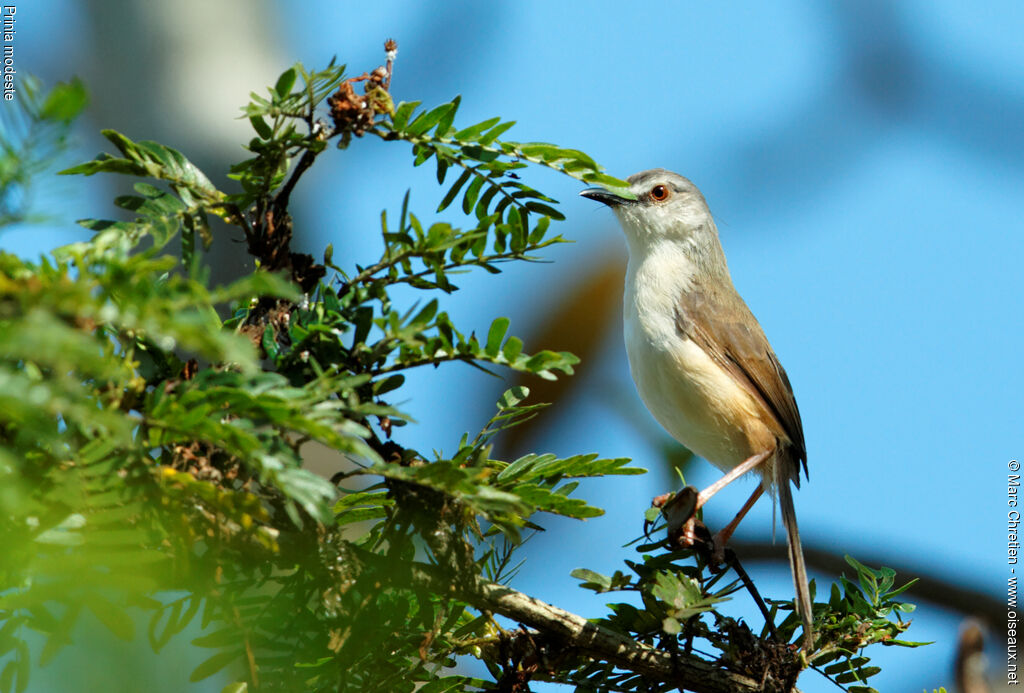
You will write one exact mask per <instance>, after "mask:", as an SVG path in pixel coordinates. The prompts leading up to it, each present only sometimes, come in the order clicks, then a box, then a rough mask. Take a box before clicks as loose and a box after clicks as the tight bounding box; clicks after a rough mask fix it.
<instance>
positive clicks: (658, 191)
mask: <svg viewBox="0 0 1024 693" xmlns="http://www.w3.org/2000/svg"><path fill="white" fill-rule="evenodd" d="M650 195H651V199H652V200H654V201H655V202H664V201H665V200H667V199H668V186H667V185H655V186H654V187H653V188H651V192H650Z"/></svg>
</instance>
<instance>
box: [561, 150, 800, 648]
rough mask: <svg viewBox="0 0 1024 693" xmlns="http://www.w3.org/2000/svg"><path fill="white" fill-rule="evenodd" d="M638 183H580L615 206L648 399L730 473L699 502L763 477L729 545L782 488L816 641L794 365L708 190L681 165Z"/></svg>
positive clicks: (791, 547)
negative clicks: (783, 358)
mask: <svg viewBox="0 0 1024 693" xmlns="http://www.w3.org/2000/svg"><path fill="white" fill-rule="evenodd" d="M626 182H627V183H629V189H628V192H627V191H625V190H621V189H615V188H587V189H586V190H583V191H582V192H581V193H580V195H582V196H583V197H586V198H589V199H591V200H595V201H597V202H601V203H603V204H605V205H607V206H608V207H610V208H611V210H612V211H613V212H614V213H615V216H616V217H617V218H618V221H619V224H620V225H621V227H622V230H623V232H624V234H625V237H626V245H627V247H628V250H629V263H628V266H627V269H626V281H625V291H624V297H623V317H624V319H623V328H624V329H623V331H624V337H625V343H626V353H627V355H628V357H629V368H630V374H631V375H632V377H633V381H634V382H635V384H636V388H637V391H638V393H639V395H640V399H641V400H643V402H644V404H645V405H646V407H647V409H648V410H649V411H650V413H651V414H652V415H653V416H654V418H655V419H656V420H657V421H658V423H660V424H661V426H662V427H663V428H664V429H665V430H666V431H667V432H668V433H669V434H670V435H671V436H672V437H673V438H675V439H676V440H677V441H679V442H680V443H682V444H683V445H684V446H685V447H687V448H688V449H689V450H691V451H692V452H694V453H695V454H697V455H699V456H700V457H702V458H704V459H705V460H707V461H708V462H710V463H711V464H713V465H715V466H716V467H718V468H719V469H720V470H722V471H723V472H725V474H724V475H723V476H722V477H721V479H719V480H718V481H716V482H715V483H714V484H712V485H711V486H709V487H708V488H706V489H704V490H702V491H701V492H700V493H699V494H698V495H697V506H696V507H697V509H699V508H701V507H702V506H703V505H704V504H705V503H707V501H708V500H709V499H710V498H711V497H712V496H713V495H714V494H715V493H717V492H718V491H719V490H721V489H722V488H724V487H725V486H726V485H727V484H729V483H731V482H732V481H734V480H735V479H737V478H739V477H740V476H743V475H744V474H746V473H748V472H756V473H758V474H760V476H761V481H760V483H759V484H758V486H757V489H756V490H755V491H754V492H753V494H752V495H751V496H750V498H749V499H748V500H747V502H746V503H745V504H744V505H743V507H742V508H741V510H740V511H739V513H737V515H736V517H735V519H734V520H732V521H731V522H730V523H729V524H728V525H726V527H725V528H723V529H722V530H721V531H720V532H719V533H718V534H717V535H716V537H715V543H716V546H724V545H725V542H727V541H728V539H729V537H730V536H731V535H732V532H733V531H734V530H735V529H736V526H737V525H738V524H739V522H740V520H742V519H743V516H744V515H745V514H746V513H747V511H749V510H750V508H751V507H752V506H753V505H754V503H755V502H756V501H757V500H758V498H760V496H761V495H762V494H763V493H764V492H765V491H769V492H772V491H774V493H775V494H776V496H777V499H778V503H779V508H780V511H781V515H782V522H783V525H784V526H785V528H786V537H787V546H788V557H789V564H790V569H791V572H792V574H793V585H794V590H795V593H796V608H797V610H798V612H799V614H800V617H801V620H802V624H803V643H804V648H805V649H806V650H810V648H811V647H812V645H813V626H812V623H813V607H812V604H811V598H810V589H809V587H808V582H807V568H806V563H805V561H804V555H803V548H802V546H801V543H800V531H799V529H798V527H797V520H796V510H795V508H794V505H793V493H792V489H791V487H790V484H791V483H792V484H793V485H795V486H796V487H797V488H799V487H800V472H801V469H802V470H803V473H804V476H805V477H806V475H807V450H806V445H805V442H804V432H803V424H802V423H801V420H800V411H799V410H798V409H797V404H796V398H795V397H794V395H793V388H792V386H791V385H790V382H789V377H788V376H787V375H786V371H785V370H784V369H783V368H782V364H781V363H779V359H778V358H777V357H776V355H775V352H774V351H773V349H772V347H771V344H770V343H769V342H768V339H767V337H765V334H764V330H763V329H762V328H761V325H760V324H759V323H758V322H757V319H756V318H755V317H754V315H753V313H752V312H751V311H750V308H748V307H747V304H746V303H745V302H744V300H743V298H742V297H741V296H740V295H739V292H737V291H736V288H735V286H733V282H732V277H731V275H730V274H729V267H728V265H727V264H726V260H725V253H724V251H723V250H722V244H721V242H720V240H719V237H718V228H717V227H716V225H715V222H714V219H713V218H712V216H711V211H710V209H709V208H708V205H707V202H706V201H705V199H704V196H703V195H702V194H701V192H700V190H698V189H697V186H696V185H694V184H693V183H692V182H691V181H690V180H688V179H687V178H684V177H683V176H681V175H679V174H677V173H673V172H671V171H668V170H665V169H661V168H656V169H651V170H648V171H641V172H640V173H637V174H635V175H632V176H630V177H629V178H628V179H627V180H626Z"/></svg>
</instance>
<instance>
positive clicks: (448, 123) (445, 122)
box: [434, 95, 462, 182]
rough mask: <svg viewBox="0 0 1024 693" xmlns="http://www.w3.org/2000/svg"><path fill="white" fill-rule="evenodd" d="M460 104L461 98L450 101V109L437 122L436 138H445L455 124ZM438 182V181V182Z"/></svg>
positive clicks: (457, 97)
mask: <svg viewBox="0 0 1024 693" xmlns="http://www.w3.org/2000/svg"><path fill="white" fill-rule="evenodd" d="M461 102H462V96H461V95H460V96H456V97H455V98H454V99H452V107H451V109H450V110H449V111H448V112H447V113H445V114H444V115H443V116H441V119H440V120H438V122H437V129H436V130H434V133H435V134H436V135H437V136H438V137H447V136H448V131H449V130H451V129H452V123H454V122H455V112H456V111H458V110H459V104H460V103H461ZM438 182H440V181H438Z"/></svg>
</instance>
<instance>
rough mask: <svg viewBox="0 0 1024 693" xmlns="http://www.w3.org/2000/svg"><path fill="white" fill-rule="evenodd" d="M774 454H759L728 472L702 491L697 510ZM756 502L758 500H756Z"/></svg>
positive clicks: (770, 451)
mask: <svg viewBox="0 0 1024 693" xmlns="http://www.w3.org/2000/svg"><path fill="white" fill-rule="evenodd" d="M772 452H774V451H773V450H768V451H767V452H762V453H758V454H757V455H754V456H753V457H751V458H749V459H747V460H744V461H743V462H740V463H739V464H738V465H736V466H735V467H733V468H732V469H730V470H729V471H728V472H726V473H725V474H723V475H722V478H721V479H719V480H718V481H716V482H715V483H713V484H711V485H710V486H708V487H707V488H706V489H704V490H703V491H701V492H700V494H699V495H698V496H697V509H698V510H700V509H701V508H702V507H704V504H705V503H707V502H708V501H709V500H711V496H713V495H715V494H716V493H718V492H719V491H721V490H722V489H723V488H725V487H726V486H728V485H729V484H731V483H732V482H734V481H736V479H738V478H740V477H741V476H743V475H744V474H746V473H747V472H749V471H750V470H751V469H753V468H754V467H756V466H757V465H759V464H761V463H762V462H764V461H765V460H766V459H768V458H769V457H770V456H771V454H772ZM754 500H757V499H756V498H755V499H754ZM748 502H749V501H748ZM748 509H749V508H748ZM741 519H742V518H741Z"/></svg>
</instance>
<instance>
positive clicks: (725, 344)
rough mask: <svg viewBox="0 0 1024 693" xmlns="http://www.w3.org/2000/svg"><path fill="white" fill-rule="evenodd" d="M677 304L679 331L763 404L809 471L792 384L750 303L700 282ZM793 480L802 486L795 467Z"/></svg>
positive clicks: (793, 451) (730, 292)
mask: <svg viewBox="0 0 1024 693" xmlns="http://www.w3.org/2000/svg"><path fill="white" fill-rule="evenodd" d="M677 305H678V310H677V313H676V325H677V327H678V328H679V331H680V332H681V333H682V334H683V335H684V336H686V337H688V338H689V339H692V340H693V341H694V342H696V343H697V344H698V345H699V346H700V347H701V348H703V349H704V351H705V352H707V354H708V355H709V356H711V358H712V360H714V361H715V362H716V363H717V364H719V365H720V366H721V367H722V368H724V369H725V370H726V371H727V372H728V373H729V374H730V375H732V377H733V378H734V379H735V380H736V382H738V383H739V384H740V385H741V386H743V387H744V388H745V389H746V390H747V391H748V392H749V393H750V394H751V395H753V396H754V398H755V399H757V400H758V401H760V402H761V403H762V404H763V405H764V407H765V409H766V410H767V411H768V412H769V413H770V414H771V415H772V416H773V417H774V418H775V420H776V422H777V423H778V425H779V428H780V429H781V431H782V432H784V433H785V435H786V437H788V438H789V441H790V443H791V444H792V454H793V457H795V458H796V461H798V462H800V463H803V467H804V473H805V474H806V473H807V451H806V448H805V444H804V430H803V425H802V424H801V423H800V411H799V410H798V409H797V406H796V398H795V397H793V388H792V386H791V385H790V384H789V377H788V376H787V375H786V371H785V370H784V369H783V368H782V364H780V363H779V360H778V358H776V356H775V352H774V351H772V347H771V345H770V344H769V343H768V339H767V338H766V337H765V336H764V331H763V330H762V329H761V326H760V325H759V324H758V322H757V320H756V319H755V318H754V315H753V314H752V313H751V312H750V308H748V307H747V304H746V303H744V301H743V299H742V298H740V296H739V294H738V293H736V292H735V291H716V290H714V289H708V288H707V287H704V286H701V285H700V284H695V285H693V286H691V287H690V288H689V289H688V290H686V291H684V292H683V294H682V296H681V297H680V299H679V302H678V304H677ZM792 478H793V480H794V481H795V482H796V484H797V486H799V485H800V477H799V470H798V468H797V467H796V466H794V468H793V469H792Z"/></svg>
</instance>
